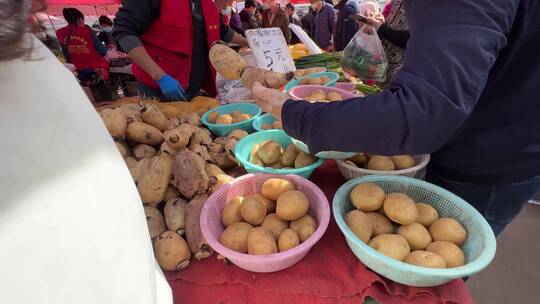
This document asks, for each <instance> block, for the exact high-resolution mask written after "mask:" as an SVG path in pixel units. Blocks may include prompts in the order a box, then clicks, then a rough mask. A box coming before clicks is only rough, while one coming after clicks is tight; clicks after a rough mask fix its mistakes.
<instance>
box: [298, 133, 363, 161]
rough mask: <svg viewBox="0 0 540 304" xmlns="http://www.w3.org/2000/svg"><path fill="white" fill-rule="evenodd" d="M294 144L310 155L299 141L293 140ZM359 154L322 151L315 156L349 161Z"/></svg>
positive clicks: (307, 149)
mask: <svg viewBox="0 0 540 304" xmlns="http://www.w3.org/2000/svg"><path fill="white" fill-rule="evenodd" d="M292 142H293V144H294V145H295V146H296V147H297V148H298V149H300V150H302V151H304V152H306V153H310V152H309V148H308V146H307V145H306V144H305V143H304V142H303V141H300V140H298V139H295V138H292ZM356 154H358V153H354V152H338V151H322V152H319V153H317V154H315V157H319V158H324V159H347V158H351V157H353V156H355V155H356Z"/></svg>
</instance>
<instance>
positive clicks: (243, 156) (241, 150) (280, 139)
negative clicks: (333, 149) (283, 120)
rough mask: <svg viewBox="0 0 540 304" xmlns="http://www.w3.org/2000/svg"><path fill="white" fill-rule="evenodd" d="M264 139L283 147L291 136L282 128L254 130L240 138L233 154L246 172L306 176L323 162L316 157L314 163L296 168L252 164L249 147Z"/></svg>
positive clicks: (288, 142)
mask: <svg viewBox="0 0 540 304" xmlns="http://www.w3.org/2000/svg"><path fill="white" fill-rule="evenodd" d="M266 140H273V141H275V142H277V143H278V144H280V145H281V146H282V147H283V148H286V147H287V146H288V145H290V144H292V140H291V138H290V137H289V136H288V135H287V134H286V133H285V132H283V130H268V131H262V132H256V133H253V134H250V135H248V136H246V137H244V138H242V139H241V140H240V141H239V142H238V143H236V146H235V147H234V155H235V157H236V159H237V160H238V161H239V162H240V163H241V164H242V166H244V168H245V169H246V171H247V172H248V173H258V172H260V173H268V174H296V175H300V176H302V177H305V178H308V177H309V176H310V175H311V174H312V173H313V171H315V169H317V167H319V166H320V165H322V164H323V162H324V160H323V159H318V160H317V161H316V162H315V163H313V164H311V165H309V166H307V167H303V168H298V169H274V168H266V167H261V166H257V165H254V164H252V163H250V162H249V155H250V153H251V148H252V147H253V146H254V145H256V144H260V143H262V142H263V141H266Z"/></svg>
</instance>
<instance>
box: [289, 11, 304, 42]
mask: <svg viewBox="0 0 540 304" xmlns="http://www.w3.org/2000/svg"><path fill="white" fill-rule="evenodd" d="M285 9H286V10H287V16H289V23H290V24H294V25H298V26H299V27H302V22H301V21H300V17H298V15H297V14H296V13H295V12H294V5H292V3H287V5H286V6H285ZM297 43H300V39H298V37H297V36H296V34H295V33H294V32H293V31H291V44H297Z"/></svg>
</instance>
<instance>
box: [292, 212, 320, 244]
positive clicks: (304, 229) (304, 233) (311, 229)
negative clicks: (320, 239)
mask: <svg viewBox="0 0 540 304" xmlns="http://www.w3.org/2000/svg"><path fill="white" fill-rule="evenodd" d="M290 228H291V229H292V230H294V232H296V233H297V234H298V237H299V238H300V242H302V243H303V242H305V241H306V240H307V239H309V238H310V237H311V236H312V235H313V234H314V233H315V231H316V230H317V223H316V222H315V220H314V219H313V218H312V217H311V216H310V215H308V214H306V215H304V216H302V217H301V218H299V219H297V220H294V221H292V222H291V224H290Z"/></svg>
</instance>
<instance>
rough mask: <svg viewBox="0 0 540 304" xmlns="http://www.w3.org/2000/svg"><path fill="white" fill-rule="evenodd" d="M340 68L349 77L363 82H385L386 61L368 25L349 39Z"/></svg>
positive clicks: (375, 35) (373, 29)
mask: <svg viewBox="0 0 540 304" xmlns="http://www.w3.org/2000/svg"><path fill="white" fill-rule="evenodd" d="M341 68H342V69H343V72H344V73H345V74H346V75H347V76H350V77H355V78H360V79H361V80H364V81H376V82H383V81H385V80H386V70H387V69H388V60H387V59H386V53H385V52H384V49H383V47H382V44H381V39H379V36H378V35H377V31H376V30H375V28H374V27H373V26H371V25H369V24H364V25H362V26H360V29H359V30H358V32H357V33H356V35H354V37H353V38H352V39H351V41H350V42H349V44H347V47H345V50H343V57H341Z"/></svg>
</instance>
